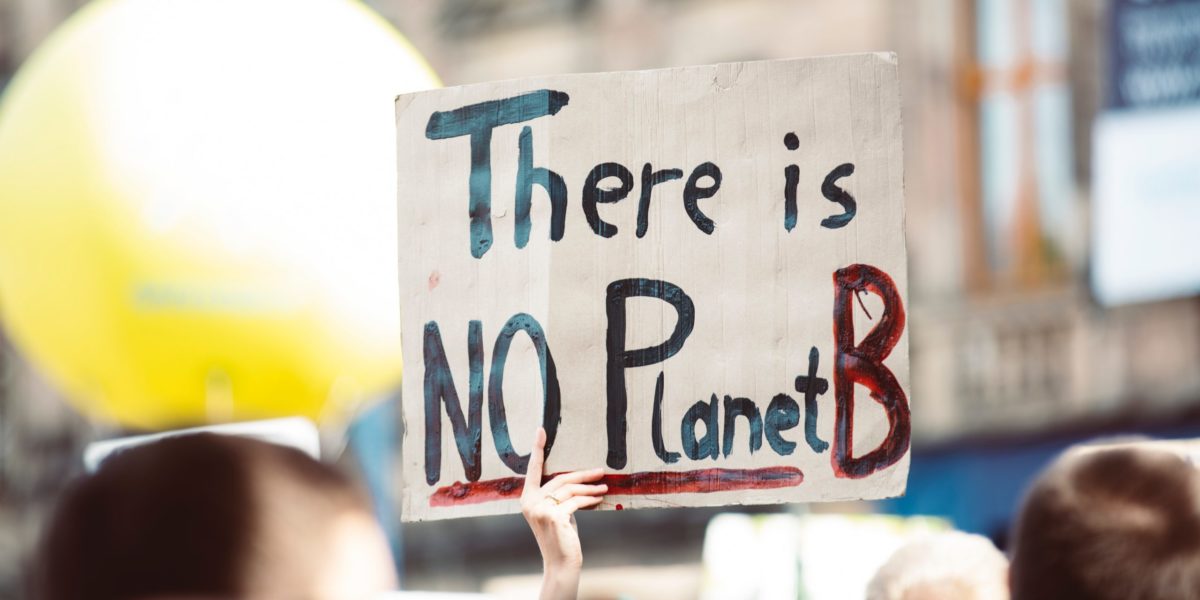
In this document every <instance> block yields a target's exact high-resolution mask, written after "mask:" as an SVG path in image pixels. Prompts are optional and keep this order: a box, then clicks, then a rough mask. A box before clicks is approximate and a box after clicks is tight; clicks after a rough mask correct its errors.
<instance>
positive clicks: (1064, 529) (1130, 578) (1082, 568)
mask: <svg viewBox="0 0 1200 600" xmlns="http://www.w3.org/2000/svg"><path fill="white" fill-rule="evenodd" d="M1011 586H1012V597H1013V600H1040V599H1043V598H1044V599H1055V600H1059V599H1063V598H1086V599H1095V600H1109V599H1111V600H1151V599H1153V600H1174V599H1191V598H1200V477H1198V476H1197V472H1196V469H1195V467H1193V466H1192V465H1191V464H1190V463H1189V462H1188V461H1186V460H1184V459H1183V458H1182V457H1181V456H1178V455H1176V454H1173V453H1170V452H1166V451H1163V450H1154V449H1149V448H1146V447H1134V446H1125V447H1116V448H1104V449H1095V450H1089V449H1084V450H1075V451H1071V452H1068V453H1067V454H1065V455H1064V456H1062V457H1060V458H1059V459H1058V460H1057V461H1056V462H1055V463H1054V464H1053V465H1051V466H1050V467H1049V468H1048V469H1047V470H1046V471H1045V472H1043V473H1042V475H1041V476H1040V477H1039V478H1038V479H1037V481H1036V482H1035V483H1034V485H1033V487H1032V488H1031V490H1030V491H1029V493H1028V495H1027V496H1026V499H1025V502H1024V506H1023V508H1022V510H1021V513H1020V515H1019V516H1018V517H1017V521H1016V524H1015V526H1014V529H1013V548H1012V566H1011Z"/></svg>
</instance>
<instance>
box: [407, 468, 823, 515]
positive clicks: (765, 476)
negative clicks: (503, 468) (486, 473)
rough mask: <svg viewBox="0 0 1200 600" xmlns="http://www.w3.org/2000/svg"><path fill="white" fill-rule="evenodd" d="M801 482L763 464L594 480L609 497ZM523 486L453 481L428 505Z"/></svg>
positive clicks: (796, 472) (513, 491)
mask: <svg viewBox="0 0 1200 600" xmlns="http://www.w3.org/2000/svg"><path fill="white" fill-rule="evenodd" d="M561 474H562V473H553V474H551V475H548V476H546V477H544V478H543V479H542V481H543V483H544V482H546V481H549V480H550V479H551V478H553V477H556V476H558V475H561ZM803 481H804V473H803V472H801V471H800V469H797V468H796V467H765V468H761V469H698V470H695V471H647V472H642V473H610V474H608V475H605V476H604V477H603V478H602V479H601V480H600V481H598V482H597V483H603V484H606V485H608V495H610V496H644V495H651V494H679V493H689V494H708V493H712V492H730V491H736V490H752V489H754V490H761V489H775V488H785V487H795V486H798V485H800V484H801V483H802V482H803ZM524 486H525V478H524V477H504V478H501V479H489V480H486V481H472V482H468V483H462V482H460V481H456V482H454V483H452V484H450V485H446V486H442V487H440V488H438V489H436V490H434V492H433V494H431V495H430V496H429V506H432V507H446V506H459V505H463V504H482V503H484V502H495V501H497V500H510V499H514V498H519V497H520V496H521V490H522V489H523V488H524Z"/></svg>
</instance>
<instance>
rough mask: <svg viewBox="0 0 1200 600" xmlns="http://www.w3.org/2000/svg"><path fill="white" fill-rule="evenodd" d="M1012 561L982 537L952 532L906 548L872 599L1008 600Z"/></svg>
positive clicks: (874, 586)
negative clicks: (1008, 578)
mask: <svg viewBox="0 0 1200 600" xmlns="http://www.w3.org/2000/svg"><path fill="white" fill-rule="evenodd" d="M1007 577H1008V560H1007V559H1006V558H1004V555H1003V554H1001V553H1000V551H999V550H997V549H996V547H995V546H994V545H992V542H991V541H990V540H988V539H987V538H985V537H983V536H980V535H973V534H968V533H963V532H960V531H950V532H946V533H941V534H936V535H931V536H928V537H925V538H921V539H918V540H916V541H913V542H910V543H908V544H906V545H904V546H901V547H900V549H899V550H897V551H896V552H895V553H893V554H892V556H891V558H889V559H888V561H887V562H886V563H884V564H883V566H882V567H880V568H879V571H877V572H876V573H875V576H874V577H873V578H872V579H871V583H870V584H869V585H868V586H867V600H1007V599H1008V582H1007Z"/></svg>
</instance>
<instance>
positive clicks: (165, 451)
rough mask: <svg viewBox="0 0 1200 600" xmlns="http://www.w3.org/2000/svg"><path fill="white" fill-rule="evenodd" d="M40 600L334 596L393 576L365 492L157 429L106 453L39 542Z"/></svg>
mask: <svg viewBox="0 0 1200 600" xmlns="http://www.w3.org/2000/svg"><path fill="white" fill-rule="evenodd" d="M41 551H42V554H41V558H40V561H39V565H38V573H37V575H36V577H35V581H34V586H35V587H34V591H35V592H36V593H37V595H38V596H39V597H40V598H42V599H44V600H68V599H72V600H73V599H82V598H88V599H97V600H107V599H112V600H118V599H131V600H132V599H151V598H214V597H215V598H341V597H359V596H361V595H364V594H367V593H370V592H373V591H376V590H379V589H383V588H386V587H387V586H389V585H391V584H392V583H393V581H392V577H393V576H394V575H393V573H392V570H391V565H390V555H389V553H388V551H387V546H386V541H385V540H384V538H383V536H382V532H381V531H380V530H379V529H378V526H377V525H375V522H374V521H373V519H372V517H371V515H370V510H369V506H368V504H367V502H366V499H365V497H364V496H363V495H362V494H361V493H360V492H359V491H358V489H357V488H356V487H355V486H354V485H353V484H352V483H351V482H350V481H349V480H348V479H347V478H346V477H345V476H344V475H343V474H341V473H340V472H338V471H337V470H335V469H333V468H332V467H329V466H327V465H324V464H322V463H320V462H318V461H315V460H313V459H311V458H309V457H308V456H306V455H305V454H303V453H301V452H299V451H297V450H294V449H291V448H285V447H282V446H277V445H275V444H270V443H267V442H262V441H257V440H252V439H246V438H240V437H233V436H224V435H216V434H196V435H185V436H178V437H171V438H167V439H164V440H162V441H158V442H154V443H151V444H146V445H144V446H138V447H134V448H131V449H128V450H125V451H123V452H121V453H120V454H117V455H115V456H113V457H111V458H109V459H108V460H106V461H105V462H104V463H103V464H102V465H101V466H100V468H99V469H98V470H97V472H96V473H94V474H92V475H89V476H86V477H84V478H82V479H81V480H79V481H77V482H75V484H74V485H72V486H71V487H70V488H69V489H68V490H67V491H66V493H65V494H64V496H63V498H62V499H61V501H60V504H59V506H58V508H57V510H56V512H55V515H54V517H53V518H52V520H51V523H50V525H49V528H48V530H47V531H46V535H45V536H44V538H43V546H42V549H41Z"/></svg>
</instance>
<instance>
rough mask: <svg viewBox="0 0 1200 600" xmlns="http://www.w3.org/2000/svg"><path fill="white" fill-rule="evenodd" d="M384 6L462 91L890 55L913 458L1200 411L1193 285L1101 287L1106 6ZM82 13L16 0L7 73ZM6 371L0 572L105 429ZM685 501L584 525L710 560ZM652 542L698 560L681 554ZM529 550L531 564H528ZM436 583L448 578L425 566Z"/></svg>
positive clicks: (779, 0)
mask: <svg viewBox="0 0 1200 600" xmlns="http://www.w3.org/2000/svg"><path fill="white" fill-rule="evenodd" d="M368 3H369V4H371V5H372V6H373V7H374V8H375V9H376V10H378V11H379V12H380V13H381V14H382V15H383V16H384V17H386V18H387V19H388V20H390V21H391V22H392V23H394V24H395V25H396V26H397V27H398V28H399V29H400V31H402V32H403V33H404V34H405V35H407V36H408V37H409V38H410V40H411V41H412V42H413V43H414V45H415V46H416V47H417V48H418V49H419V50H420V51H421V52H423V53H424V54H425V55H426V56H427V57H428V58H429V60H430V62H431V63H432V65H433V67H434V69H435V70H436V71H437V72H438V73H440V74H441V76H442V77H443V79H444V81H445V82H446V84H447V85H456V84H462V83H474V82H480V81H488V80H496V79H506V78H514V77H522V76H532V75H543V74H550V73H565V72H589V71H607V70H624V69H645V68H658V67H669V66H681V65H689V64H704V63H714V62H726V61H741V60H757V59H770V58H787V57H798V56H810V55H818V54H837V53H849V52H864V51H876V50H895V51H897V52H898V54H899V57H900V65H901V77H902V93H903V101H904V113H903V114H904V135H905V140H904V143H905V161H906V165H905V167H906V168H905V178H906V201H907V210H908V222H907V228H908V248H909V257H910V262H909V277H910V283H909V312H910V341H911V364H912V391H911V393H912V404H913V416H914V428H915V429H914V437H913V443H914V449H915V451H916V452H918V453H920V452H922V451H926V450H928V451H930V452H933V451H937V450H938V449H944V448H949V449H951V451H957V450H956V449H959V448H964V447H970V446H971V445H972V444H979V443H984V442H987V443H993V444H1001V445H1003V444H1006V443H1008V444H1013V445H1017V444H1023V443H1026V442H1027V441H1028V440H1035V441H1036V440H1040V439H1044V438H1046V437H1047V436H1050V437H1053V436H1055V435H1062V434H1063V432H1064V431H1095V432H1115V431H1125V430H1129V431H1140V430H1153V429H1154V428H1155V427H1158V426H1160V425H1163V424H1173V425H1178V424H1200V369H1197V368H1196V367H1197V365H1200V302H1198V300H1197V298H1196V297H1195V296H1191V297H1188V296H1184V297H1178V298H1171V299H1163V300H1158V301H1154V302H1144V303H1139V304H1132V305H1126V306H1117V307H1106V306H1103V305H1101V304H1099V303H1098V302H1097V301H1096V300H1095V298H1094V296H1093V294H1092V290H1091V287H1090V267H1091V261H1092V254H1091V252H1090V250H1089V248H1090V247H1091V246H1090V240H1089V232H1090V231H1091V228H1090V225H1089V224H1090V219H1091V217H1092V197H1093V193H1092V183H1091V182H1092V181H1093V175H1094V174H1093V173H1092V164H1093V162H1092V159H1093V156H1092V154H1093V143H1092V139H1093V123H1094V122H1095V120H1096V118H1097V115H1098V114H1100V113H1101V112H1102V111H1104V110H1106V106H1107V104H1108V96H1109V88H1110V82H1109V80H1108V75H1107V74H1108V72H1109V67H1110V65H1109V64H1108V57H1109V55H1110V54H1111V52H1110V51H1111V47H1110V46H1111V41H1112V39H1113V31H1112V28H1111V27H1110V21H1109V13H1110V10H1111V8H1112V6H1113V3H1112V1H1108V2H1098V1H1093V0H904V1H899V2H897V1H892V0H820V1H817V0H808V1H803V2H801V1H795V0H691V1H684V0H426V1H424V2H409V1H404V0H374V1H372V2H368ZM1168 3H1169V4H1174V3H1173V2H1168ZM1179 3H1182V4H1187V2H1179ZM80 4H82V2H80V1H77V0H0V85H2V84H3V82H5V81H7V79H8V77H10V76H11V74H12V72H13V71H14V70H15V69H16V68H17V67H18V66H19V64H20V62H21V61H22V60H23V59H24V58H25V57H26V56H27V55H28V54H29V52H31V51H32V49H33V48H34V47H36V45H37V43H38V42H39V41H40V40H41V39H42V38H43V37H44V36H45V35H46V34H47V33H48V32H49V31H50V30H51V29H52V28H53V26H54V25H55V24H56V23H58V22H59V21H60V20H62V19H63V18H65V17H66V16H68V15H69V14H70V13H71V12H72V11H73V10H74V9H76V8H78V6H79V5H80ZM1193 4H1194V3H1193ZM1195 27H1196V31H1200V23H1198V24H1196V25H1195ZM1196 193H1197V195H1200V190H1197V192H1196ZM1197 200H1200V198H1197ZM1183 250H1188V249H1183ZM1191 251H1192V252H1195V247H1193V248H1192V249H1191ZM2 360H3V364H2V365H0V367H2V368H3V370H2V371H0V372H3V373H4V374H5V376H4V378H3V380H2V381H3V391H2V392H0V393H2V394H3V395H2V396H0V436H3V437H2V438H0V527H3V528H4V529H6V530H8V531H14V530H15V529H14V528H17V529H19V528H28V529H30V531H29V532H26V533H25V534H23V535H21V536H19V537H9V536H0V540H6V541H5V542H3V543H8V544H9V545H10V546H11V547H5V546H3V545H0V565H9V564H16V563H15V562H14V561H13V560H12V559H10V558H9V557H11V556H14V554H18V555H19V554H20V553H22V552H24V551H25V549H27V548H28V544H29V543H30V542H31V540H32V539H33V535H34V534H33V533H32V532H33V531H35V529H36V525H33V523H36V521H37V519H36V518H32V519H31V518H29V516H28V515H31V514H33V513H30V512H27V511H28V510H34V509H31V508H30V507H37V506H43V505H44V500H45V499H46V498H49V497H52V496H53V493H54V492H55V491H56V486H57V485H58V483H59V482H61V480H62V478H63V477H64V474H66V473H68V472H70V471H71V470H72V469H75V468H76V467H74V463H73V462H72V461H77V457H78V451H79V449H80V447H81V445H82V444H83V443H84V442H85V441H86V440H87V439H89V438H91V437H95V436H98V435H100V434H102V433H104V431H103V428H102V427H100V426H95V425H90V424H87V423H84V422H82V420H81V419H80V418H79V417H77V416H74V414H73V413H72V412H71V411H70V410H69V409H67V408H65V407H64V405H63V404H62V402H61V401H60V400H59V399H58V398H57V397H56V396H55V393H54V392H53V390H52V389H50V388H49V387H48V386H46V385H45V384H44V383H42V382H40V380H39V379H38V378H37V377H36V375H35V374H34V373H33V372H32V371H31V370H30V369H29V367H28V366H27V365H25V364H24V363H23V362H21V360H20V359H19V358H18V357H17V356H16V354H15V353H13V352H12V350H11V348H9V349H8V350H7V351H6V352H5V354H4V355H3V359H2ZM1196 430H1197V431H1198V432H1200V425H1197V428H1196ZM1029 443H1033V442H1029ZM917 456H919V455H917ZM397 464H398V462H397ZM918 465H919V461H918V459H917V458H914V469H916V468H917V466H918ZM30 469H34V471H32V472H31V471H30ZM914 491H916V492H919V490H915V489H914ZM1013 493H1014V494H1015V493H1016V492H1013ZM910 494H911V493H910ZM918 500H919V499H918ZM910 508H911V507H910ZM672 512H673V513H675V514H668V513H665V512H661V511H650V512H647V513H645V514H639V515H637V516H634V514H632V513H631V514H628V515H625V516H624V521H617V520H615V519H612V518H609V517H611V515H609V516H605V517H604V519H603V526H599V525H597V526H595V527H587V526H586V524H585V537H587V536H589V535H592V536H596V537H597V538H599V539H601V540H602V539H603V536H604V535H615V536H621V535H625V536H627V537H626V538H623V539H625V540H626V541H628V540H629V539H633V538H630V537H628V536H636V533H633V532H630V531H629V530H632V529H634V528H639V529H641V530H642V531H641V533H642V536H641V537H637V538H636V539H637V540H641V541H640V542H639V543H642V544H643V545H642V546H641V547H642V548H643V549H644V551H643V552H641V553H639V555H637V556H633V555H630V554H629V553H628V552H626V553H624V554H619V553H614V554H612V555H611V556H608V557H607V558H602V559H601V560H602V561H608V562H610V563H614V564H616V563H620V562H621V561H622V560H624V561H625V562H637V561H640V560H643V559H644V557H643V556H641V554H647V553H649V552H653V551H661V552H663V553H665V554H664V555H663V556H665V558H661V560H680V561H685V560H694V559H695V557H696V556H698V553H699V544H698V543H696V539H695V536H694V535H693V536H691V537H688V536H687V535H684V534H680V533H679V530H680V528H691V529H690V530H696V529H702V527H697V525H698V523H702V522H703V519H704V518H706V517H707V515H708V514H709V513H704V512H688V511H678V512H677V513H676V511H672ZM597 517H600V515H597ZM598 522H599V519H598ZM26 523H30V524H28V525H27V524H26ZM622 523H623V524H624V525H622ZM431 527H436V529H433V528H431ZM522 528H523V525H522V524H521V523H520V522H519V520H512V519H509V520H496V521H488V522H486V523H485V522H483V520H476V521H470V522H461V523H454V524H441V525H437V526H418V527H415V528H410V529H408V530H406V533H405V535H406V540H407V541H408V542H409V543H408V544H406V553H407V557H408V559H409V563H410V564H411V565H414V567H415V569H414V570H420V571H422V572H430V571H431V570H432V571H436V570H437V569H439V568H442V569H443V571H442V572H443V573H447V574H451V575H455V576H460V577H462V578H463V579H462V581H464V582H466V583H462V585H461V587H466V588H470V587H472V585H471V583H470V582H471V581H478V580H479V578H481V577H484V576H486V575H487V574H489V573H491V574H498V573H502V572H504V570H505V568H507V566H506V565H507V564H508V563H505V561H506V560H514V559H513V556H511V555H510V556H505V553H504V552H502V551H501V552H498V550H503V549H504V548H506V547H511V545H506V544H509V541H511V540H512V539H514V538H516V537H519V536H524V535H525V534H524V533H523V532H522V531H521V529H522ZM589 529H590V531H589ZM622 531H625V533H621V532H622ZM606 532H607V533H606ZM654 536H660V537H661V536H666V537H665V538H664V539H667V540H669V541H671V542H672V543H673V544H674V546H681V545H686V544H692V545H693V546H694V551H693V552H690V553H689V552H686V551H685V552H682V553H680V552H675V553H674V554H672V551H671V550H670V548H669V547H667V546H665V545H664V546H661V547H660V546H656V545H655V544H654V543H653V542H652V540H653V539H655V538H654ZM526 537H527V536H526ZM8 540H13V541H11V542H9V541H8ZM529 542H530V543H529V544H525V546H520V551H519V552H517V553H516V555H519V556H521V557H524V558H521V560H524V561H525V562H523V563H521V564H528V554H529V553H530V552H531V551H532V546H531V545H530V544H531V540H530V541H529ZM599 545H600V546H603V545H604V544H603V543H600V544H599ZM626 547H627V548H628V547H630V546H628V545H627V546H626ZM464 548H467V550H466V551H464ZM656 549H657V550H656ZM488 557H493V558H491V559H489V558H488ZM488 560H492V561H493V563H487V564H485V563H486V561H488ZM489 564H490V565H492V566H490V567H489ZM438 565H440V567H439V566H438ZM9 575H10V574H9V573H5V572H0V578H4V577H8V576H9ZM447 576H449V575H447ZM418 580H419V579H418ZM430 583H431V585H439V583H438V579H437V577H436V576H432V575H431V579H430ZM3 589H4V588H0V593H2V592H3Z"/></svg>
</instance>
